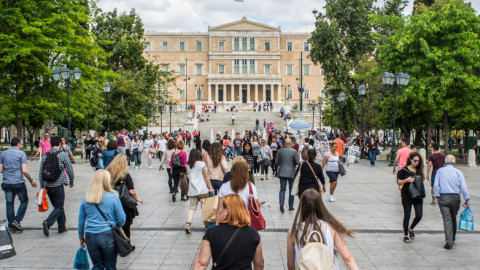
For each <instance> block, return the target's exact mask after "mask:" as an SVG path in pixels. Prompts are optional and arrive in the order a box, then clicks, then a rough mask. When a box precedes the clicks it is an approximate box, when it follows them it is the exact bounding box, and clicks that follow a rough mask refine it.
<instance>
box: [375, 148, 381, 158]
mask: <svg viewBox="0 0 480 270" xmlns="http://www.w3.org/2000/svg"><path fill="white" fill-rule="evenodd" d="M375 155H377V156H378V155H380V149H378V147H377V150H375Z"/></svg>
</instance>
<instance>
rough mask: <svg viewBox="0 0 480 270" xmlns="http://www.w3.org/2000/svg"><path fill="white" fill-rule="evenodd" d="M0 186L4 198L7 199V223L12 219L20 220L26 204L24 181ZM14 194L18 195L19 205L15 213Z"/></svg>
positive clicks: (10, 222) (23, 214)
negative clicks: (3, 192)
mask: <svg viewBox="0 0 480 270" xmlns="http://www.w3.org/2000/svg"><path fill="white" fill-rule="evenodd" d="M2 188H3V190H4V191H5V199H6V201H7V203H6V205H7V220H8V224H9V225H10V224H12V222H13V221H15V220H16V221H18V222H20V221H22V219H23V217H24V216H25V212H26V211H27V206H28V193H27V186H26V185H25V183H20V184H2ZM15 195H16V196H18V200H19V201H20V206H19V207H18V210H17V215H15Z"/></svg>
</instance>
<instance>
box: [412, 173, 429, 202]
mask: <svg viewBox="0 0 480 270" xmlns="http://www.w3.org/2000/svg"><path fill="white" fill-rule="evenodd" d="M408 192H409V193H410V197H412V198H413V199H423V198H425V186H424V185H423V180H422V177H421V176H419V175H417V176H415V181H413V183H410V187H409V188H408Z"/></svg>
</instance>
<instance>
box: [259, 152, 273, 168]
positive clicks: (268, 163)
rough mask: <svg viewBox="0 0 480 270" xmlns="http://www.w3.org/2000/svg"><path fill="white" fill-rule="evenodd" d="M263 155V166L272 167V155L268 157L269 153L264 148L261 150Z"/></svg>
mask: <svg viewBox="0 0 480 270" xmlns="http://www.w3.org/2000/svg"><path fill="white" fill-rule="evenodd" d="M260 151H261V155H262V161H263V165H264V166H271V165H272V160H271V159H270V155H268V154H267V153H265V151H264V150H263V148H261V150H260ZM265 155H267V157H265Z"/></svg>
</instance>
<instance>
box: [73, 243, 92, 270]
mask: <svg viewBox="0 0 480 270" xmlns="http://www.w3.org/2000/svg"><path fill="white" fill-rule="evenodd" d="M73 269H79V270H88V269H90V265H89V264H88V254H87V248H86V247H83V246H82V247H80V248H79V249H78V251H77V255H76V256H75V262H74V263H73Z"/></svg>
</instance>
